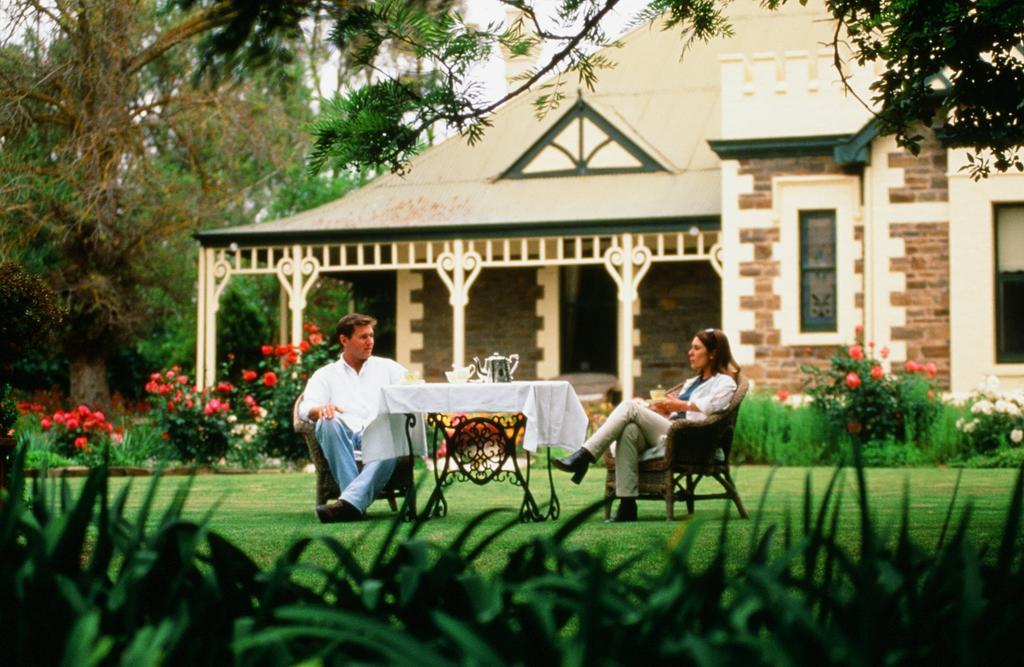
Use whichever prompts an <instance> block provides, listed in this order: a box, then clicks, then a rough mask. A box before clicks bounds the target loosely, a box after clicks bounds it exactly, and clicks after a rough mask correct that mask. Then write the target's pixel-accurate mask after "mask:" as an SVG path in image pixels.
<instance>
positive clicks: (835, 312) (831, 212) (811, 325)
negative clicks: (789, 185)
mask: <svg viewBox="0 0 1024 667" xmlns="http://www.w3.org/2000/svg"><path fill="white" fill-rule="evenodd" d="M819 216H828V217H829V218H830V219H831V237H832V239H831V243H832V264H831V265H830V266H827V267H822V266H814V267H811V266H808V265H807V253H806V249H807V244H806V243H805V241H806V229H805V226H806V221H807V220H808V219H810V218H812V217H819ZM837 219H838V213H837V211H836V209H834V208H832V209H799V210H798V211H797V243H798V244H799V249H798V251H797V252H798V256H799V267H798V277H797V280H798V281H799V286H800V333H836V332H838V331H839V285H838V283H839V272H838V267H837V253H838V250H839V248H838V247H837V241H836V239H837V229H836V224H837ZM811 271H813V272H828V271H831V273H832V318H831V321H819V322H812V321H809V318H810V313H809V312H808V308H807V303H808V302H807V298H808V294H807V293H806V286H805V282H804V278H805V277H806V275H807V273H808V272H811Z"/></svg>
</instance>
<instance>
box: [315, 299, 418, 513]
mask: <svg viewBox="0 0 1024 667" xmlns="http://www.w3.org/2000/svg"><path fill="white" fill-rule="evenodd" d="M376 324H377V320H375V319H374V318H372V317H370V316H368V315H360V314H359V313H350V314H348V315H346V316H344V317H342V318H341V319H340V320H339V321H338V326H337V329H336V335H337V337H338V341H339V342H340V343H341V348H342V354H341V358H340V359H338V360H337V361H335V362H334V363H331V364H328V365H327V366H324V367H323V368H320V369H317V371H316V372H315V373H313V376H312V377H311V378H309V382H307V383H306V390H305V392H304V395H303V400H302V403H301V404H300V405H299V416H300V417H302V418H303V419H305V420H307V421H309V422H313V423H315V424H316V439H317V442H319V443H320V448H321V449H323V451H324V457H325V458H326V459H327V463H328V465H330V467H331V474H332V475H334V479H335V481H337V482H338V488H340V489H341V498H340V502H338V503H331V504H329V505H318V506H317V508H316V515H317V518H319V519H320V521H321V522H323V523H333V522H337V521H359V520H361V519H363V518H364V517H365V515H366V508H368V507H369V506H370V503H372V502H373V499H374V498H376V497H377V494H378V493H380V491H381V489H383V488H384V486H385V485H386V484H387V483H388V480H389V479H391V473H393V472H394V470H395V462H396V460H395V459H384V460H381V461H370V462H368V463H366V464H365V465H363V469H362V471H360V470H359V468H358V467H357V465H356V450H358V449H360V447H361V445H362V440H363V432H364V431H365V430H366V427H367V425H369V423H370V422H371V421H373V419H374V417H376V416H377V401H378V399H379V397H380V388H381V387H382V386H383V385H387V384H398V383H399V382H401V381H402V378H403V377H404V376H405V373H406V369H405V368H404V367H403V366H402V365H401V364H399V363H398V362H396V361H393V360H391V359H385V358H384V357H374V356H373V327H374V326H375V325H376Z"/></svg>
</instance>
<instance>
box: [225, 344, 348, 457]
mask: <svg viewBox="0 0 1024 667" xmlns="http://www.w3.org/2000/svg"><path fill="white" fill-rule="evenodd" d="M303 330H304V331H305V332H306V338H305V339H303V340H302V341H300V342H299V344H298V345H292V344H279V345H261V346H260V352H261V354H262V358H261V360H260V363H259V366H258V368H256V369H244V370H243V371H242V379H241V385H242V388H243V389H244V390H245V391H246V392H247V393H248V394H249V395H252V396H254V397H255V398H256V400H257V401H258V403H259V405H260V406H262V407H263V408H264V409H265V411H266V414H265V416H264V417H263V419H262V421H261V422H260V433H259V435H258V436H257V437H258V438H259V439H260V442H261V443H262V447H263V451H264V452H265V453H266V455H267V456H271V457H277V458H282V459H285V460H289V461H294V460H296V459H301V458H305V457H306V456H308V451H307V450H306V448H305V446H303V444H302V440H301V439H300V438H299V437H298V436H297V435H296V434H295V431H294V429H293V428H292V408H293V406H294V404H295V399H296V398H298V397H299V394H301V393H302V390H303V389H304V388H305V386H306V381H307V380H308V379H309V376H310V375H312V374H313V372H314V371H315V370H316V369H318V368H320V367H321V366H324V365H326V364H327V363H329V362H330V361H331V360H332V354H331V351H330V345H328V344H327V341H326V340H325V338H324V335H323V333H322V332H321V331H320V329H319V328H317V327H316V325H313V324H304V325H303Z"/></svg>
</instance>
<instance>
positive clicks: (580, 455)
mask: <svg viewBox="0 0 1024 667" xmlns="http://www.w3.org/2000/svg"><path fill="white" fill-rule="evenodd" d="M596 460H597V459H595V458H594V455H593V454H591V453H590V451H589V450H587V448H586V447H580V448H579V449H577V450H576V451H575V452H573V453H572V454H570V455H569V456H566V457H565V458H564V459H555V460H554V461H552V462H551V465H553V466H555V467H556V468H558V469H559V470H561V471H562V472H571V473H572V481H573V484H579V483H580V482H582V481H583V476H584V475H586V474H587V471H588V470H590V464H591V463H593V462H594V461H596Z"/></svg>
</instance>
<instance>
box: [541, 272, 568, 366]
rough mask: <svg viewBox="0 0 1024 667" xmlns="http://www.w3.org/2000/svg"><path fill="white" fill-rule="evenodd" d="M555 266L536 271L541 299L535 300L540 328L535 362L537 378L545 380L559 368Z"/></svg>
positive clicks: (558, 315)
mask: <svg viewBox="0 0 1024 667" xmlns="http://www.w3.org/2000/svg"><path fill="white" fill-rule="evenodd" d="M558 276H559V271H558V267H557V266H545V267H543V268H540V269H537V284H538V285H540V287H541V293H542V295H541V298H539V299H537V315H539V316H540V318H541V328H540V329H538V330H537V348H538V349H540V354H541V356H540V360H539V361H538V362H537V378H538V379H541V380H545V379H548V378H553V377H555V376H556V375H558V373H559V370H560V368H561V363H562V362H561V359H560V353H561V341H560V327H561V313H560V312H559V301H560V294H559V292H560V289H561V285H560V284H559V279H558Z"/></svg>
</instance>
